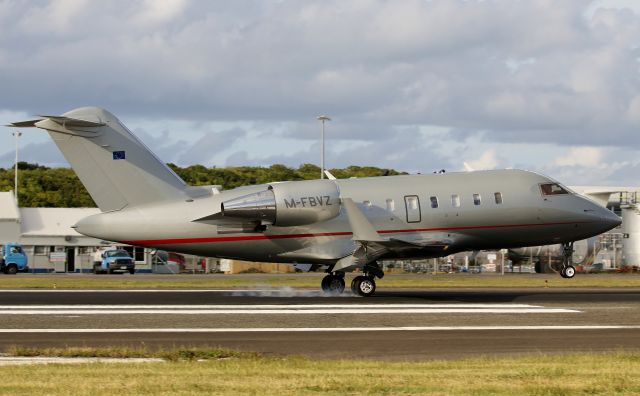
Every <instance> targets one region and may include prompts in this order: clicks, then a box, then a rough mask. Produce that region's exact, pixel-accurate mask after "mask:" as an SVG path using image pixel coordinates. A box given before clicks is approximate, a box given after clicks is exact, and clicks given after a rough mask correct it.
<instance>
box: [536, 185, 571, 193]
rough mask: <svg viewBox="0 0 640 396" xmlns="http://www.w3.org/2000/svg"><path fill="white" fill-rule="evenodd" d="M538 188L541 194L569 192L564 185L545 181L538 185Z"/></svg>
mask: <svg viewBox="0 0 640 396" xmlns="http://www.w3.org/2000/svg"><path fill="white" fill-rule="evenodd" d="M540 190H541V191H542V195H564V194H569V191H567V190H566V189H565V188H564V187H562V186H561V185H559V184H558V183H545V184H541V185H540Z"/></svg>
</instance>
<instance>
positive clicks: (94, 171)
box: [9, 107, 187, 212]
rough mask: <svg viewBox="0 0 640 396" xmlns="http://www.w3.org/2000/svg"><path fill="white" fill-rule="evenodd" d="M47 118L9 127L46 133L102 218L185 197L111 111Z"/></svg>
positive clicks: (79, 111) (169, 174) (175, 180)
mask: <svg viewBox="0 0 640 396" xmlns="http://www.w3.org/2000/svg"><path fill="white" fill-rule="evenodd" d="M42 117H43V118H42V119H40V120H30V121H23V122H16V123H13V124H11V125H9V126H13V127H20V128H26V127H37V128H41V129H45V130H47V132H49V135H50V136H51V138H52V139H53V141H54V142H55V143H56V145H57V146H58V148H59V149H60V151H62V154H63V155H64V157H65V158H66V159H67V161H69V164H70V165H71V167H72V168H73V170H74V171H75V172H76V174H77V175H78V177H79V178H80V181H81V182H82V184H84V186H85V187H86V189H87V191H89V194H90V195H91V197H92V198H93V200H94V201H95V202H96V204H97V205H98V207H99V208H100V210H102V211H103V212H106V211H114V210H119V209H122V208H124V207H127V206H129V207H132V206H137V205H144V204H148V203H153V202H160V201H164V200H170V199H179V198H183V197H185V195H186V188H187V185H186V184H185V182H184V181H183V180H182V179H181V178H180V177H178V175H176V174H175V173H174V172H173V171H172V170H171V169H170V168H169V167H168V166H167V165H166V164H164V163H163V162H162V161H160V160H159V159H158V158H157V157H156V156H155V155H154V154H153V153H152V152H151V151H150V150H149V149H148V148H147V147H146V146H145V145H144V143H142V142H141V141H140V140H139V139H138V138H136V137H135V136H134V135H133V134H132V133H131V132H130V131H129V130H128V129H127V128H126V127H125V126H124V125H123V124H122V123H121V122H120V121H119V120H118V119H117V118H116V117H115V116H114V115H113V114H111V113H109V112H108V111H106V110H104V109H100V108H97V107H83V108H79V109H75V110H72V111H70V112H68V113H65V114H63V115H62V116H42Z"/></svg>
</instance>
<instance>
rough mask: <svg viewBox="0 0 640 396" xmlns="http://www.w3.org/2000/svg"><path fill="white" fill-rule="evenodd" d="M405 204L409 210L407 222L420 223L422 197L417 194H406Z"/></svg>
mask: <svg viewBox="0 0 640 396" xmlns="http://www.w3.org/2000/svg"><path fill="white" fill-rule="evenodd" d="M404 205H405V209H406V211H407V223H419V222H420V220H421V219H422V214H421V213H420V198H418V196H417V195H405V197H404Z"/></svg>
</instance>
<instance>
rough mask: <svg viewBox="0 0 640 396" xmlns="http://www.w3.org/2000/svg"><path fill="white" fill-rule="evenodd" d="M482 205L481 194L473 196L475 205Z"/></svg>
mask: <svg viewBox="0 0 640 396" xmlns="http://www.w3.org/2000/svg"><path fill="white" fill-rule="evenodd" d="M481 203H482V197H480V194H473V204H474V205H476V206H478V205H480V204H481Z"/></svg>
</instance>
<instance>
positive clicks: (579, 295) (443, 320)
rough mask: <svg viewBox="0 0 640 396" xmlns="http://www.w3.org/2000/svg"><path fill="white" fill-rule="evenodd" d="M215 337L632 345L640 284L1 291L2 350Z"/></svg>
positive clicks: (345, 347) (510, 349)
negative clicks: (325, 290)
mask: <svg viewBox="0 0 640 396" xmlns="http://www.w3.org/2000/svg"><path fill="white" fill-rule="evenodd" d="M12 345H22V346H37V347H45V346H47V347H48V346H114V345H127V346H140V345H145V346H147V347H150V348H156V347H157V348H162V347H173V346H222V347H228V348H234V349H240V350H247V351H257V352H262V353H265V354H273V355H283V354H295V355H307V356H311V357H320V358H358V357H361V358H373V359H393V360H418V359H440V358H457V357H475V356H480V355H520V354H528V353H540V352H542V353H564V352H573V351H610V350H633V351H638V350H640V289H549V290H547V289H536V290H530V289H521V290H518V289H501V290H496V289H462V290H461V289H456V290H447V289H440V290H428V291H424V290H385V291H380V292H379V293H377V294H376V296H374V297H372V298H358V297H354V296H351V295H348V294H345V295H343V296H340V297H323V296H321V294H320V293H319V292H316V291H311V290H304V289H289V288H287V289H282V290H273V289H270V290H265V291H260V290H244V291H242V290H240V291H224V290H206V291H151V290H145V291H126V290H124V291H64V290H55V291H40V290H38V291H36V290H29V291H19V290H14V291H0V350H4V349H6V348H8V347H9V346H12Z"/></svg>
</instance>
